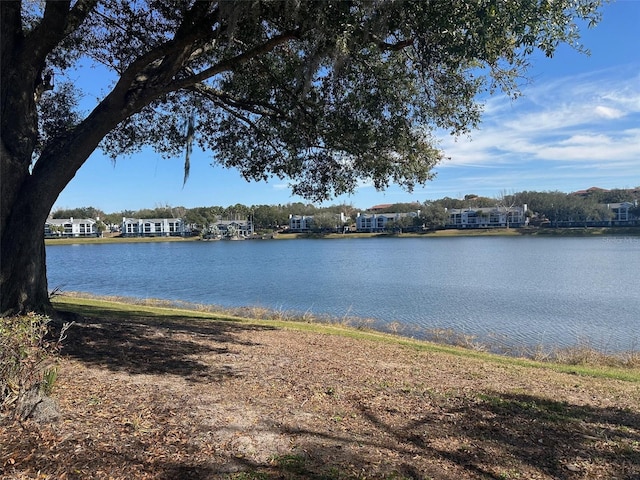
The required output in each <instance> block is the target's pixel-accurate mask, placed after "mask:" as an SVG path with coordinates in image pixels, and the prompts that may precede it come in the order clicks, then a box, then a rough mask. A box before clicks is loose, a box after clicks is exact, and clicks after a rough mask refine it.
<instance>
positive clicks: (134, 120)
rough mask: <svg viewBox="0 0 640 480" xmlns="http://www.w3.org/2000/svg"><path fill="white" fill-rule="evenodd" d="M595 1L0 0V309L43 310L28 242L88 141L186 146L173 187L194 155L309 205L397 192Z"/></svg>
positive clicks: (121, 148)
mask: <svg viewBox="0 0 640 480" xmlns="http://www.w3.org/2000/svg"><path fill="white" fill-rule="evenodd" d="M600 3H601V1H600V0H556V1H553V2H551V1H512V2H509V1H501V2H498V1H478V0H446V1H445V0H436V1H425V0H407V1H404V2H392V1H388V2H372V1H351V2H345V1H321V2H319V1H307V0H300V1H288V0H282V1H275V0H274V1H267V0H262V1H261V0H256V1H251V2H250V1H237V2H222V1H219V0H200V1H193V0H185V1H176V0H147V1H139V2H131V1H130V0H75V1H72V0H48V1H24V2H21V1H17V0H16V1H11V0H5V1H2V2H0V22H1V24H0V35H1V38H0V40H1V41H0V43H1V44H2V51H1V55H2V57H1V65H0V77H1V78H0V98H1V103H2V115H1V116H0V122H1V128H0V131H1V132H2V139H1V142H0V155H1V157H2V164H1V171H0V178H1V179H2V189H1V195H2V198H1V201H0V240H1V245H0V255H1V258H0V313H2V314H10V313H16V312H21V311H28V310H37V311H42V310H48V309H49V308H50V303H49V298H48V291H47V279H46V262H45V248H44V240H43V239H42V238H41V237H42V235H34V232H41V231H42V229H43V226H44V223H45V220H46V218H47V215H48V214H49V212H50V211H51V208H52V207H53V204H54V202H55V201H56V199H57V197H58V195H59V194H60V192H61V191H62V190H63V189H64V188H65V186H66V185H67V184H68V183H69V182H70V181H71V179H72V178H73V177H74V175H75V174H76V172H77V171H78V169H79V168H80V167H81V166H82V165H83V164H84V162H85V161H86V160H87V159H88V158H89V156H90V155H91V153H92V152H93V151H94V150H95V149H96V148H97V147H101V148H102V149H103V150H104V151H105V152H106V153H108V154H109V155H111V156H112V157H114V158H116V157H117V156H119V155H122V154H130V153H133V152H137V151H139V150H140V149H141V148H142V147H143V146H145V145H150V146H151V147H153V148H154V149H155V150H156V151H157V152H159V153H160V154H162V155H165V156H167V157H176V156H178V155H182V154H183V153H184V152H185V150H186V155H185V163H184V165H185V168H184V177H185V180H186V178H187V177H188V175H189V169H190V152H191V151H192V149H193V146H194V144H195V145H196V146H198V147H200V148H203V149H208V150H211V151H212V152H214V154H215V160H214V161H215V162H216V163H219V164H222V165H224V166H226V167H231V168H236V169H238V170H239V171H240V173H241V174H242V175H243V176H244V177H245V178H247V179H257V180H262V179H265V178H268V177H270V176H277V177H280V178H288V179H291V186H292V189H293V192H294V193H296V194H299V195H302V196H303V197H305V198H310V199H314V200H324V199H327V198H329V197H330V196H331V195H335V194H341V193H348V192H352V191H353V190H354V189H355V188H356V187H357V185H358V182H359V181H360V180H366V181H368V182H370V183H372V184H373V185H374V186H375V187H376V188H379V189H381V188H384V187H386V186H388V185H389V184H390V183H391V182H393V183H397V184H399V185H402V186H404V187H405V188H407V189H411V188H413V187H414V185H416V184H422V183H424V182H426V181H428V180H429V179H430V178H431V176H432V174H431V169H432V167H433V166H434V165H435V164H436V163H437V162H438V161H439V160H440V159H441V158H442V153H441V152H440V151H439V150H438V149H437V148H436V145H435V143H434V141H433V140H432V132H434V131H436V129H440V128H442V129H446V130H449V131H451V132H453V133H462V132H465V131H467V130H468V129H469V128H473V127H475V126H476V125H477V124H478V121H479V118H480V111H481V107H480V105H479V104H478V103H476V98H477V95H478V93H480V92H482V91H486V90H494V89H496V88H499V89H502V90H504V91H506V92H507V93H508V94H510V95H512V96H517V82H518V79H519V78H521V76H522V74H523V73H524V71H525V69H526V67H527V61H528V58H529V57H530V55H531V54H532V53H533V52H534V51H535V50H536V49H540V50H542V51H543V52H544V53H545V54H547V55H549V56H550V55H552V54H553V53H554V51H555V50H556V48H557V47H558V45H559V44H561V43H567V44H569V45H572V46H573V45H576V40H577V38H578V29H577V27H576V19H585V20H587V21H590V22H596V21H597V20H599V11H598V9H599V7H600ZM92 64H93V65H102V66H104V67H106V68H107V69H109V72H110V73H109V74H108V75H103V76H102V79H103V80H104V82H103V84H102V85H98V86H97V87H98V88H96V91H99V89H100V88H102V92H104V94H96V95H100V97H99V98H98V99H97V102H96V104H95V106H87V107H83V108H85V109H86V112H81V111H80V109H79V108H78V105H79V99H80V96H81V92H80V89H79V88H78V86H77V85H74V84H72V83H70V82H69V81H68V80H66V79H68V78H77V77H78V76H81V77H82V76H84V75H85V74H84V72H85V71H86V70H88V67H91V66H92ZM54 80H55V81H54ZM96 80H100V79H96Z"/></svg>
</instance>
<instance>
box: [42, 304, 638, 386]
mask: <svg viewBox="0 0 640 480" xmlns="http://www.w3.org/2000/svg"><path fill="white" fill-rule="evenodd" d="M53 304H54V306H55V307H56V308H57V309H59V310H62V311H69V312H73V313H76V314H79V315H85V316H108V317H112V318H120V319H127V320H129V319H132V320H135V319H136V317H139V318H145V319H146V320H149V317H152V318H153V319H154V320H155V321H157V322H162V321H163V319H169V318H171V319H176V318H177V319H184V320H190V321H215V322H237V323H242V324H246V325H256V326H268V327H271V328H279V329H283V330H297V331H303V332H311V333H320V334H326V335H339V336H343V337H348V338H353V339H362V340H369V341H376V342H383V343H394V344H397V345H402V346H404V347H407V348H411V349H415V350H417V351H423V352H424V351H426V352H438V353H445V354H449V355H453V356H456V357H463V358H468V359H474V360H478V361H483V362H492V363H498V364H502V365H505V366H518V367H530V368H546V369H550V370H554V371H557V372H564V373H571V374H574V375H579V376H588V377H596V378H609V379H616V380H623V381H628V382H638V383H640V367H639V365H640V353H639V352H628V353H626V354H625V355H627V356H629V357H630V358H631V361H628V362H626V363H624V362H621V361H620V360H619V359H617V358H616V357H614V356H612V355H606V354H605V353H602V352H597V351H595V350H593V349H589V348H588V347H575V348H574V349H573V350H572V349H564V350H559V351H558V352H556V353H555V354H553V355H548V356H547V357H546V358H545V359H543V360H540V359H539V360H536V359H530V358H524V357H515V356H507V355H497V354H494V353H490V352H485V351H482V350H479V349H471V348H465V347H462V346H456V345H447V344H440V343H435V342H428V341H421V340H416V339H413V338H407V337H402V336H399V335H395V334H392V333H385V332H379V331H375V330H371V329H370V328H368V327H367V326H364V327H360V328H356V327H353V326H352V325H349V319H343V320H342V321H340V322H334V323H326V322H323V321H316V320H317V319H315V318H314V317H312V316H310V315H307V314H305V315H303V316H297V317H296V316H292V315H289V314H287V313H286V312H280V311H276V312H271V314H270V315H269V312H270V311H269V310H267V309H262V308H244V309H231V310H224V309H221V308H217V307H209V306H203V305H195V306H193V305H192V306H191V308H190V309H187V308H176V307H175V306H173V305H174V304H175V302H169V301H164V300H151V299H147V300H137V301H135V303H131V299H123V298H118V299H115V298H108V299H100V298H81V297H77V296H63V295H57V296H56V297H54V298H53ZM325 320H326V319H325ZM365 325H366V322H365Z"/></svg>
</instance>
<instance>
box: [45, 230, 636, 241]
mask: <svg viewBox="0 0 640 480" xmlns="http://www.w3.org/2000/svg"><path fill="white" fill-rule="evenodd" d="M494 236H495V237H610V236H615V237H619V236H624V237H640V228H638V227H586V228H585V227H571V228H532V227H523V228H509V229H505V228H493V229H479V228H473V229H443V230H433V231H428V232H419V233H400V234H398V233H360V232H353V233H345V234H343V233H329V234H314V233H273V234H266V235H263V236H261V235H256V236H254V237H253V238H247V239H246V240H295V239H319V240H323V239H327V240H331V239H347V238H451V237H494ZM265 237H268V238H265ZM198 241H204V240H202V239H201V238H200V237H198V236H194V237H120V236H112V237H67V238H45V245H75V244H103V243H104V244H106V243H151V242H198ZM213 243H215V242H213Z"/></svg>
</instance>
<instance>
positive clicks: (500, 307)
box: [47, 237, 640, 352]
mask: <svg viewBox="0 0 640 480" xmlns="http://www.w3.org/2000/svg"><path fill="white" fill-rule="evenodd" d="M47 268H48V278H49V288H50V289H53V288H55V287H60V288H61V289H62V290H63V291H81V292H89V293H92V294H98V295H116V296H126V297H135V298H158V299H167V300H176V301H186V302H193V303H201V304H214V305H219V306H223V307H238V306H259V307H264V308H268V309H273V310H283V311H287V312H290V311H293V312H300V313H305V312H309V313H312V314H315V315H319V316H324V315H328V316H332V317H338V318H344V317H349V318H351V317H359V318H360V317H361V318H367V319H373V320H375V321H378V322H380V323H381V324H385V325H388V324H390V323H392V322H397V323H396V325H400V326H401V329H400V331H401V333H404V334H406V335H411V336H420V335H421V333H420V332H421V331H424V330H434V329H453V330H454V331H456V332H459V333H461V334H464V335H470V336H474V337H477V339H478V341H480V342H483V343H487V344H491V345H493V346H498V347H499V348H506V349H508V348H519V347H527V348H529V347H535V346H544V347H548V348H553V347H564V346H570V345H575V344H581V343H588V344H589V345H591V346H592V347H594V348H599V349H601V350H605V351H608V352H614V351H624V350H637V349H638V348H639V347H640V345H639V342H640V281H639V277H640V275H639V272H640V238H637V237H602V238H594V237H587V238H544V237H543V238H541V237H454V238H349V237H347V238H344V239H331V240H322V239H318V240H316V239H298V240H289V241H286V240H255V241H235V242H234V241H218V242H161V243H122V244H93V245H91V244H79V245H49V246H47ZM379 326H380V325H379Z"/></svg>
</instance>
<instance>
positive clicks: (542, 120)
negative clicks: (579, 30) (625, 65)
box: [441, 71, 640, 171]
mask: <svg viewBox="0 0 640 480" xmlns="http://www.w3.org/2000/svg"><path fill="white" fill-rule="evenodd" d="M606 73H607V75H606V76H602V72H599V73H598V74H589V75H581V76H576V77H565V78H562V79H559V80H556V81H554V82H548V83H546V84H544V85H541V86H534V87H531V88H529V89H528V90H527V91H526V92H525V95H526V96H525V97H524V98H521V99H520V100H518V101H516V102H515V103H508V102H507V101H505V99H504V98H496V99H489V100H488V101H487V107H488V108H487V109H486V113H485V117H484V121H483V124H482V126H481V128H480V129H479V130H477V131H474V132H472V133H471V135H470V137H471V139H468V138H458V139H457V140H456V139H454V138H452V137H450V136H447V137H443V138H442V141H441V148H442V149H443V150H444V151H445V153H446V155H447V156H449V157H451V160H450V161H448V162H445V163H443V165H442V166H443V167H451V166H456V165H458V166H460V165H474V166H480V165H497V164H500V165H505V164H507V165H508V164H516V163H518V162H521V161H522V159H528V160H534V159H537V160H548V161H554V162H557V163H562V162H571V163H574V162H575V161H581V162H584V163H585V164H589V163H598V162H600V161H602V160H612V159H616V160H617V161H624V162H627V163H628V162H631V163H632V164H635V165H637V167H638V170H639V171H640V134H639V130H638V129H637V128H635V126H636V125H638V124H640V76H636V75H634V76H633V77H631V78H628V77H627V78H624V75H623V76H622V77H620V72H619V71H615V72H614V71H608V72H606ZM612 165H613V164H612Z"/></svg>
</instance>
